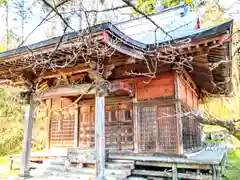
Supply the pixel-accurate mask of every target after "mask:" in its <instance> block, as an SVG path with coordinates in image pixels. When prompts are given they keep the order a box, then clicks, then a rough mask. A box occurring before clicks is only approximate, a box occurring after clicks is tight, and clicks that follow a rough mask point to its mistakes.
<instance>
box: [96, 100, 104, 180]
mask: <svg viewBox="0 0 240 180" xmlns="http://www.w3.org/2000/svg"><path fill="white" fill-rule="evenodd" d="M95 107H96V109H95V150H96V179H97V180H105V177H104V170H105V130H104V128H105V98H104V97H100V96H98V95H96V98H95Z"/></svg>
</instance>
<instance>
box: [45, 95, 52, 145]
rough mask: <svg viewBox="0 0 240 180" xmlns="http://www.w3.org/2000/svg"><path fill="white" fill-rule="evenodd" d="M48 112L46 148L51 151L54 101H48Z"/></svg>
mask: <svg viewBox="0 0 240 180" xmlns="http://www.w3.org/2000/svg"><path fill="white" fill-rule="evenodd" d="M46 104H47V112H46V121H47V122H46V138H47V142H46V147H47V149H50V145H51V118H52V99H48V100H46Z"/></svg>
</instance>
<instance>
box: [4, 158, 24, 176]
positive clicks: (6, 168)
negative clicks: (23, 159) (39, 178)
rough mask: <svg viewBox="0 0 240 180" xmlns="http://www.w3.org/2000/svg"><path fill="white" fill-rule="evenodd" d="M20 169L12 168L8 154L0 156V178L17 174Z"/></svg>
mask: <svg viewBox="0 0 240 180" xmlns="http://www.w3.org/2000/svg"><path fill="white" fill-rule="evenodd" d="M18 173H19V170H10V169H9V165H8V156H3V157H0V179H7V177H9V176H17V175H18Z"/></svg>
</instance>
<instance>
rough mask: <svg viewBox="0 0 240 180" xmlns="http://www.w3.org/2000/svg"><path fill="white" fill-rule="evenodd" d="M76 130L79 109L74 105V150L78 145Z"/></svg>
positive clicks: (77, 128)
mask: <svg viewBox="0 0 240 180" xmlns="http://www.w3.org/2000/svg"><path fill="white" fill-rule="evenodd" d="M78 130H79V107H78V105H76V106H75V108H74V147H75V148H76V147H78V143H79V135H78Z"/></svg>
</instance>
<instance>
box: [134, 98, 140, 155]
mask: <svg viewBox="0 0 240 180" xmlns="http://www.w3.org/2000/svg"><path fill="white" fill-rule="evenodd" d="M136 103H137V100H136V99H133V125H134V152H136V153H137V152H139V143H138V142H139V131H138V128H139V127H138V126H139V125H138V124H139V122H138V119H139V117H138V116H139V114H138V113H139V112H138V111H139V110H138V107H137V104H136Z"/></svg>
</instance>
